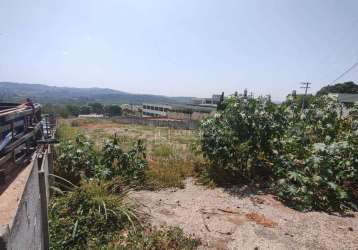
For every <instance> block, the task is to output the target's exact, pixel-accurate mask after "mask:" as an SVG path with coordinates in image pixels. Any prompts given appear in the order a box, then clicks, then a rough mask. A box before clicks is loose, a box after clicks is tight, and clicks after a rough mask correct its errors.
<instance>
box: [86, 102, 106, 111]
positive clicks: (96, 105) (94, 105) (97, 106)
mask: <svg viewBox="0 0 358 250" xmlns="http://www.w3.org/2000/svg"><path fill="white" fill-rule="evenodd" d="M88 106H90V107H91V109H92V112H94V113H96V114H103V111H104V109H103V105H102V104H101V103H99V102H94V103H89V104H88Z"/></svg>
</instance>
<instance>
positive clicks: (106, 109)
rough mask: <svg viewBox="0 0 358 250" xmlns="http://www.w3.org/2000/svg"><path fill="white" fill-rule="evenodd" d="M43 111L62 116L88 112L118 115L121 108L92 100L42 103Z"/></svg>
mask: <svg viewBox="0 0 358 250" xmlns="http://www.w3.org/2000/svg"><path fill="white" fill-rule="evenodd" d="M42 110H43V113H47V114H51V113H53V114H57V115H59V116H61V117H63V118H67V117H71V116H78V115H88V114H93V113H95V114H102V115H105V116H110V117H112V116H120V115H122V108H121V107H120V106H119V105H116V104H110V105H103V104H102V103H98V102H94V103H88V104H82V105H81V104H51V103H48V104H44V105H43V108H42Z"/></svg>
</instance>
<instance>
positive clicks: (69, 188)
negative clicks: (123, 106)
mask: <svg viewBox="0 0 358 250" xmlns="http://www.w3.org/2000/svg"><path fill="white" fill-rule="evenodd" d="M74 121H75V122H74ZM93 122H94V123H96V121H91V120H86V121H84V120H72V121H71V122H70V123H65V124H62V125H61V126H60V128H59V130H58V135H59V137H60V141H61V142H60V144H59V145H58V146H57V160H56V166H55V174H56V175H57V178H56V184H57V185H56V186H57V188H56V187H55V188H54V190H57V193H60V194H56V195H54V196H53V198H52V201H51V205H50V209H49V218H50V238H51V249H195V248H196V247H197V246H198V245H199V244H200V242H199V241H198V240H197V239H194V238H192V237H190V236H187V235H185V234H184V233H183V231H182V230H180V229H178V228H163V229H156V228H153V227H152V226H150V225H147V224H145V222H144V221H143V220H142V219H140V216H138V214H139V215H140V213H138V211H137V208H136V205H135V204H134V203H133V202H131V201H130V200H129V199H128V197H127V190H128V189H129V187H131V188H133V187H146V188H148V187H149V188H161V187H170V186H180V185H181V183H182V180H183V179H184V178H185V175H186V174H188V173H187V170H186V169H185V170H184V167H183V168H182V170H180V171H183V173H182V172H180V173H181V174H180V176H177V175H176V173H178V171H177V166H179V165H176V166H171V165H170V164H171V163H174V162H175V161H174V159H176V160H180V159H182V160H183V159H189V158H190V157H184V156H181V157H178V155H177V154H178V152H177V151H176V150H175V147H173V146H170V147H168V145H165V144H162V145H161V147H158V148H156V147H155V148H151V150H150V161H151V162H155V164H157V160H158V159H160V160H163V159H168V160H169V161H171V163H169V162H164V161H162V162H161V164H162V165H161V166H160V167H158V168H156V167H153V166H154V165H153V164H152V166H151V168H149V167H148V161H147V158H148V157H147V149H146V147H145V143H144V141H143V140H141V139H139V140H133V139H129V140H128V138H127V137H125V136H122V137H117V136H116V135H114V136H110V135H107V134H106V136H104V134H103V135H102V136H101V135H100V136H98V135H99V134H102V133H104V131H103V130H101V131H98V130H99V129H100V128H96V129H95V130H94V133H93V134H91V135H90V136H84V135H82V133H81V132H84V131H83V130H81V126H83V125H92V123H93ZM99 132H100V133H99ZM98 144H100V146H98ZM190 159H191V158H190ZM185 167H187V166H185ZM164 169H168V170H169V172H165V173H164V174H162V173H161V174H158V173H160V172H161V170H164ZM158 170H159V172H158ZM173 173H174V174H173ZM167 176H171V177H173V178H169V179H168V178H167Z"/></svg>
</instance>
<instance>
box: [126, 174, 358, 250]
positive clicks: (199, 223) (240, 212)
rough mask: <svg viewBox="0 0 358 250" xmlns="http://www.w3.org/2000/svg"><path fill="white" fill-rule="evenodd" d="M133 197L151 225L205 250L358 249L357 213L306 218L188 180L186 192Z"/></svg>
mask: <svg viewBox="0 0 358 250" xmlns="http://www.w3.org/2000/svg"><path fill="white" fill-rule="evenodd" d="M131 197H132V198H134V199H135V200H137V201H138V202H139V203H141V204H142V207H143V210H144V211H146V212H147V213H148V215H149V222H151V223H152V224H153V225H156V226H179V227H181V228H183V230H184V231H185V232H186V233H188V234H194V235H195V236H196V237H199V238H200V239H201V241H202V246H201V247H200V248H201V249H354V250H357V249H358V213H354V214H351V215H350V216H346V217H341V216H335V215H328V214H326V213H320V212H309V213H302V212H298V211H295V210H293V209H290V208H288V207H286V206H284V205H283V204H281V203H280V202H279V201H277V200H275V199H274V198H273V196H272V195H269V194H260V192H258V193H257V192H251V190H249V189H248V188H247V187H246V188H245V187H242V188H237V190H234V189H233V190H229V191H228V190H224V189H222V188H215V189H207V188H205V187H203V186H200V185H195V183H194V180H193V179H187V180H186V187H185V189H167V190H161V191H158V192H151V191H136V192H133V193H131Z"/></svg>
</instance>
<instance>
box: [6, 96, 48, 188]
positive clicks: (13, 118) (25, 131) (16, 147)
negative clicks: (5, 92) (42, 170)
mask: <svg viewBox="0 0 358 250" xmlns="http://www.w3.org/2000/svg"><path fill="white" fill-rule="evenodd" d="M43 123H44V122H43V121H42V117H41V105H40V104H32V103H31V102H28V103H26V104H18V103H0V185H2V184H4V183H5V182H6V179H7V177H8V176H10V175H11V173H13V172H14V171H16V170H17V169H18V168H19V167H21V166H23V165H24V163H26V162H27V161H28V160H29V158H30V156H31V155H32V153H33V152H34V150H35V149H36V142H37V140H40V139H44V137H43V127H44V126H43V125H44V124H43Z"/></svg>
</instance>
